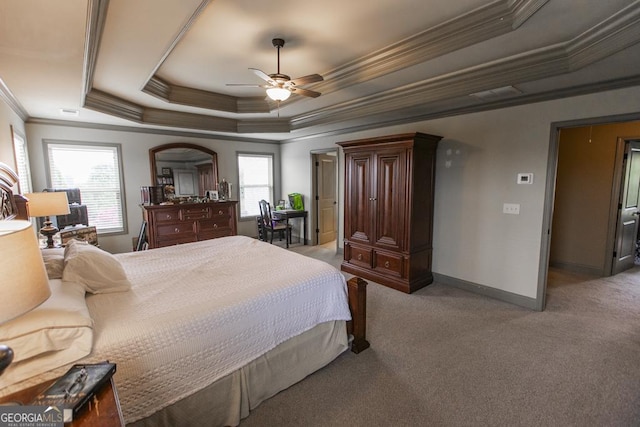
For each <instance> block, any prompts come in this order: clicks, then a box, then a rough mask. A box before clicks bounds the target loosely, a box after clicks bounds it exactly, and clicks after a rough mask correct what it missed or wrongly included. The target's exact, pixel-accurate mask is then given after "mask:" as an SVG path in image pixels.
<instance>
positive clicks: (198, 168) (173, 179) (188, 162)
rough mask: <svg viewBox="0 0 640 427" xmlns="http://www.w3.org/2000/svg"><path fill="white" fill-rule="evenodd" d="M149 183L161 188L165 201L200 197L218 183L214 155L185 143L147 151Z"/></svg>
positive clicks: (199, 147)
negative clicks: (149, 169)
mask: <svg viewBox="0 0 640 427" xmlns="http://www.w3.org/2000/svg"><path fill="white" fill-rule="evenodd" d="M149 164H150V166H151V183H152V185H154V186H160V185H163V186H164V190H165V197H167V198H169V199H170V198H172V197H190V196H200V197H201V196H204V195H205V193H206V192H207V191H209V190H215V189H216V185H217V183H218V155H217V154H216V152H215V151H212V150H209V149H208V148H205V147H201V146H199V145H195V144H189V143H183V142H180V143H173V144H165V145H159V146H157V147H153V148H151V149H150V150H149Z"/></svg>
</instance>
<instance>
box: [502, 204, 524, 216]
mask: <svg viewBox="0 0 640 427" xmlns="http://www.w3.org/2000/svg"><path fill="white" fill-rule="evenodd" d="M502 213H506V214H510V215H520V204H519V203H505V204H504V205H502Z"/></svg>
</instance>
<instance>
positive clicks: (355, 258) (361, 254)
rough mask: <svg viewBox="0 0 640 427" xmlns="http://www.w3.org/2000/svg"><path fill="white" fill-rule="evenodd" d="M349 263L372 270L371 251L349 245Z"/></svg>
mask: <svg viewBox="0 0 640 427" xmlns="http://www.w3.org/2000/svg"><path fill="white" fill-rule="evenodd" d="M347 261H348V262H350V263H351V264H354V265H359V266H362V267H367V268H370V267H371V249H370V248H360V247H358V246H353V245H349V247H348V259H347Z"/></svg>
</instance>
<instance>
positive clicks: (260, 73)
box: [249, 68, 276, 85]
mask: <svg viewBox="0 0 640 427" xmlns="http://www.w3.org/2000/svg"><path fill="white" fill-rule="evenodd" d="M249 69H250V70H251V71H253V73H254V74H255V75H256V76H258V77H260V78H261V79H262V80H265V81H266V82H267V83H269V84H271V85H275V84H276V82H274V81H273V79H272V78H271V77H269V75H268V74H267V73H265V72H264V71H262V70H258V69H257V68H249Z"/></svg>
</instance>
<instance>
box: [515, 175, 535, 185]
mask: <svg viewBox="0 0 640 427" xmlns="http://www.w3.org/2000/svg"><path fill="white" fill-rule="evenodd" d="M518 184H533V174H532V173H519V174H518Z"/></svg>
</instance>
